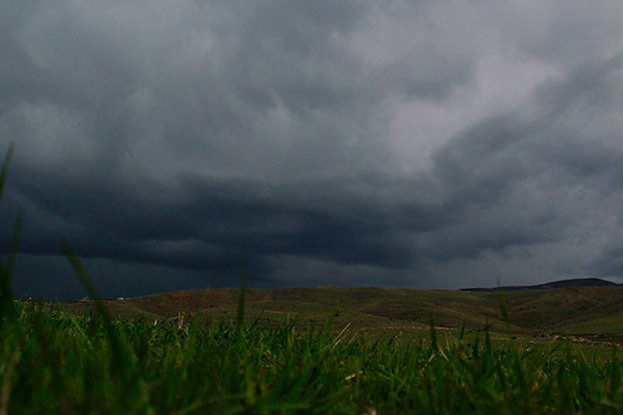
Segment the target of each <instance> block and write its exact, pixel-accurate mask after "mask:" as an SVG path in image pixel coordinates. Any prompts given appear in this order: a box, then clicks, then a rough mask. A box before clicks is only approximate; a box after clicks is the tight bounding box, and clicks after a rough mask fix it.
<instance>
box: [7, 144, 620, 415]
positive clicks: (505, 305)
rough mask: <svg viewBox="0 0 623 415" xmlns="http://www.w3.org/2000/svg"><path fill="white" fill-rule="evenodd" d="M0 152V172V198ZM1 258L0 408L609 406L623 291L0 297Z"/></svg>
mask: <svg viewBox="0 0 623 415" xmlns="http://www.w3.org/2000/svg"><path fill="white" fill-rule="evenodd" d="M10 154H11V150H10V152H9V155H8V156H7V158H6V159H5V163H4V165H3V169H2V174H1V176H0V197H1V194H2V193H1V192H2V189H3V187H4V183H5V182H6V177H7V170H8V163H9V160H10ZM22 218H23V212H21V211H20V212H19V213H18V215H17V218H16V220H15V223H14V228H13V233H12V235H13V240H12V242H11V245H10V246H11V249H10V252H9V254H8V256H7V258H4V259H3V260H2V262H1V263H0V264H1V266H0V415H5V414H178V415H181V414H225V413H227V414H229V413H231V414H368V415H372V414H403V413H404V414H413V413H415V414H462V413H465V414H471V413H475V414H539V413H543V414H549V413H552V414H574V413H577V414H580V413H582V414H589V413H591V414H592V413H596V414H621V413H623V379H622V376H623V359H622V357H623V353H622V348H621V327H623V326H622V325H621V317H622V315H623V313H621V304H623V302H622V301H621V296H622V294H623V289H622V288H610V289H602V288H586V289H572V290H541V291H538V292H537V291H536V290H527V291H522V292H512V293H511V292H508V293H503V294H500V293H471V292H454V291H423V290H390V289H381V288H353V289H347V288H336V287H326V288H294V289H285V290H253V289H247V288H246V284H245V283H243V285H242V287H241V288H240V289H222V290H193V291H181V292H173V293H165V294H160V295H154V296H146V297H140V298H135V299H127V300H115V301H112V300H102V299H100V298H99V296H98V294H97V291H96V288H95V287H94V286H93V284H92V283H91V280H90V278H89V276H88V272H87V270H85V269H84V267H83V266H82V264H81V262H80V259H79V258H78V257H77V256H76V255H75V253H74V252H73V250H72V248H71V247H70V245H69V244H68V243H67V242H64V241H63V242H62V248H63V251H64V254H65V255H66V257H67V260H68V261H69V262H70V263H71V265H72V267H73V269H74V270H75V273H76V278H78V279H79V280H80V281H81V282H82V283H83V285H84V287H85V289H86V290H87V291H88V292H89V296H90V300H88V301H83V302H75V303H64V304H61V303H56V304H49V303H44V302H31V301H20V300H17V299H15V298H14V295H13V292H12V288H11V279H12V268H13V264H14V263H15V259H16V257H17V252H18V247H19V239H20V234H21V222H22Z"/></svg>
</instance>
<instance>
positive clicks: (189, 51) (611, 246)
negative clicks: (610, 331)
mask: <svg viewBox="0 0 623 415" xmlns="http://www.w3.org/2000/svg"><path fill="white" fill-rule="evenodd" d="M622 21H623V3H621V2H620V1H619V0H613V1H608V0H599V1H590V2H589V1H585V0H569V1H543V0H526V1H521V2H517V1H503V0H482V1H443V0H442V1H429V0H424V1H372V0H370V1H366V0H352V1H346V0H345V1H324V0H314V1H293V0H275V1H273V0H262V1H256V0H255V1H251V0H248V1H237V0H236V1H232V0H222V1H201V0H196V1H190V0H132V1H119V0H82V1H74V0H45V1H36V0H3V1H2V2H0V152H2V153H4V152H5V151H6V149H7V147H8V144H9V142H10V141H14V142H15V144H16V153H15V157H14V159H13V162H12V164H11V168H10V172H9V179H8V184H7V186H8V188H7V189H6V192H5V195H4V196H5V197H4V199H3V200H2V203H1V204H0V218H1V219H0V223H1V224H2V226H1V229H0V238H1V242H0V248H1V250H2V252H3V253H4V254H6V252H7V247H8V241H9V238H10V231H11V221H12V218H13V217H14V215H15V212H16V210H17V208H18V207H19V206H23V207H24V208H25V209H26V219H25V224H24V229H23V241H22V245H21V256H20V257H19V259H18V263H17V268H16V275H15V276H14V279H15V281H14V285H15V287H16V290H17V292H18V294H20V295H24V294H30V295H33V296H34V297H36V296H42V295H43V296H47V297H49V298H73V297H78V296H82V295H83V291H82V290H81V288H80V286H79V284H78V282H77V280H76V278H75V277H74V276H73V274H72V272H71V269H70V267H69V265H68V264H67V261H66V260H65V259H63V258H62V257H61V256H60V248H59V238H60V237H65V238H67V240H68V241H69V242H70V244H71V245H72V246H73V247H74V249H75V250H76V251H77V252H78V254H79V255H80V256H81V257H82V258H83V259H84V262H85V264H86V267H87V269H88V270H89V271H90V272H91V274H92V275H93V276H94V279H95V280H96V283H97V285H98V287H99V288H100V291H101V292H102V293H103V295H105V296H133V295H141V294H146V293H152V292H157V291H164V290H171V289H180V288H197V287H217V286H236V285H239V284H240V277H241V269H242V264H243V263H245V262H246V263H247V264H248V268H249V272H250V278H251V280H250V284H251V285H253V286H256V287H284V286H294V285H377V286H392V287H412V288H461V287H469V286H494V285H496V284H497V281H499V282H500V284H502V285H511V284H532V283H539V282H545V281H551V280H557V279H565V278H583V277H599V278H606V279H610V280H612V281H616V282H623V126H622V111H623V105H622V102H623V101H622V99H623V72H622V68H623V23H622Z"/></svg>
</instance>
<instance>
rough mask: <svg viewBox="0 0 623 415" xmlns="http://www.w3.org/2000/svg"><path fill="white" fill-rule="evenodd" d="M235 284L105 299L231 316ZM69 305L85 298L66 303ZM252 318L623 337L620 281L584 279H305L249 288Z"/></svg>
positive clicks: (161, 312)
mask: <svg viewBox="0 0 623 415" xmlns="http://www.w3.org/2000/svg"><path fill="white" fill-rule="evenodd" d="M238 294H239V290H238V289H235V288H224V289H207V290H187V291H175V292H169V293H163V294H156V295H150V296H145V297H139V298H130V299H124V300H108V301H105V303H106V305H107V306H108V307H109V309H110V310H111V311H112V312H113V314H115V315H117V316H119V317H124V318H134V317H138V316H143V317H145V318H151V319H153V320H158V321H165V320H167V319H172V318H175V317H177V316H179V315H181V314H183V315H184V316H185V318H187V319H188V318H190V319H194V318H199V319H200V320H202V321H207V322H216V323H218V322H220V321H231V320H232V319H235V318H236V313H237V304H238ZM500 300H502V301H504V304H505V306H506V311H507V316H506V318H505V317H504V316H503V314H502V312H501V308H500ZM64 306H65V307H66V308H67V309H68V310H72V311H77V310H80V309H85V308H88V304H87V303H80V302H78V303H66V304H64ZM246 312H247V313H246V314H247V319H248V320H250V321H254V320H258V319H259V322H260V325H262V326H274V325H276V324H283V323H287V322H288V321H289V320H296V321H297V323H298V324H299V327H301V328H304V327H307V326H310V325H311V326H324V325H325V324H327V322H331V327H332V328H333V329H334V330H339V329H341V328H342V327H344V326H345V325H346V324H349V323H350V328H349V330H350V331H351V332H363V333H379V332H380V333H389V332H392V331H396V330H398V331H403V332H406V331H422V330H424V331H427V330H428V327H429V326H430V323H431V321H433V322H434V324H435V325H436V326H437V327H438V328H439V329H440V330H446V329H460V328H461V327H463V326H464V327H465V328H466V330H468V331H469V332H473V331H477V330H482V329H483V328H484V327H485V326H489V327H490V329H491V330H492V331H493V332H500V333H504V334H508V333H509V332H510V333H512V334H513V335H515V336H519V337H523V338H531V339H534V340H537V339H541V341H549V340H551V338H554V337H556V336H557V337H561V336H562V337H566V338H568V339H577V340H578V341H579V342H589V341H590V342H593V343H604V344H605V343H612V344H622V343H623V287H584V288H560V289H548V290H522V291H506V292H502V293H499V292H467V291H443V290H410V289H386V288H377V287H363V288H341V287H309V288H287V289H275V290H260V289H249V290H247V293H246Z"/></svg>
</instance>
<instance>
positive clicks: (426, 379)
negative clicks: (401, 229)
mask: <svg viewBox="0 0 623 415" xmlns="http://www.w3.org/2000/svg"><path fill="white" fill-rule="evenodd" d="M15 316H16V317H15V319H14V320H11V319H8V318H4V320H3V322H2V324H3V326H2V332H3V336H2V337H1V338H0V387H1V391H0V412H1V413H20V414H41V413H66V414H72V413H146V414H149V413H175V414H192V413H266V414H268V413H345V414H351V413H355V414H361V413H374V411H377V412H378V413H381V414H384V413H413V412H414V411H417V413H565V414H568V413H580V412H582V413H621V412H622V411H623V383H622V380H621V375H622V374H623V363H622V362H621V361H620V360H619V358H620V354H619V355H617V354H616V353H617V352H614V351H613V352H612V355H611V356H610V357H609V358H607V359H605V361H604V360H603V359H595V358H588V357H586V356H584V355H583V354H582V353H581V352H580V351H579V350H576V349H567V350H556V351H553V350H552V351H549V352H545V353H543V351H542V350H539V351H538V352H536V351H531V350H529V349H525V348H523V347H521V346H520V345H517V344H514V343H513V342H509V343H508V344H507V345H506V346H504V347H493V346H492V345H491V342H490V341H489V340H488V335H487V333H486V332H485V333H483V334H482V335H480V336H478V337H476V338H470V339H467V338H461V336H460V335H457V336H456V337H455V338H454V340H453V341H450V342H447V344H443V345H440V344H436V341H435V336H436V333H434V332H433V333H432V335H433V338H432V341H431V338H430V337H429V339H428V341H427V342H410V343H408V344H399V343H398V342H396V341H395V340H394V339H385V340H381V341H377V342H375V343H366V342H364V341H360V340H352V339H351V340H348V339H347V336H346V335H345V334H344V333H342V334H341V335H336V334H329V333H328V332H326V331H325V332H316V333H314V332H301V331H298V330H297V329H296V327H294V326H293V325H284V326H281V327H278V328H272V329H270V328H260V327H252V326H247V327H240V326H236V325H235V324H220V325H209V326H205V325H201V324H199V323H195V324H191V325H189V326H180V325H177V324H156V325H154V322H153V321H151V320H146V319H138V320H107V319H106V317H105V316H103V315H101V314H98V313H95V312H94V313H91V314H87V315H75V314H71V313H68V312H65V311H63V310H60V309H51V308H50V307H47V306H43V305H37V304H30V303H15Z"/></svg>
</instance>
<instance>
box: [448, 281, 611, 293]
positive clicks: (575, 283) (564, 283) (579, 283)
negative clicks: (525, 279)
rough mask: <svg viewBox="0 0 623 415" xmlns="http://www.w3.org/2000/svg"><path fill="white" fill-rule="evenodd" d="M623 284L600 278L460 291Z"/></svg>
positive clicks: (474, 289) (543, 288) (547, 288)
mask: <svg viewBox="0 0 623 415" xmlns="http://www.w3.org/2000/svg"><path fill="white" fill-rule="evenodd" d="M621 286H623V284H617V283H614V282H610V281H606V280H602V279H599V278H575V279H571V280H560V281H552V282H546V283H543V284H537V285H510V286H502V287H494V288H481V287H475V288H462V289H461V290H459V291H513V290H549V289H553V288H578V287H621Z"/></svg>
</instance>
